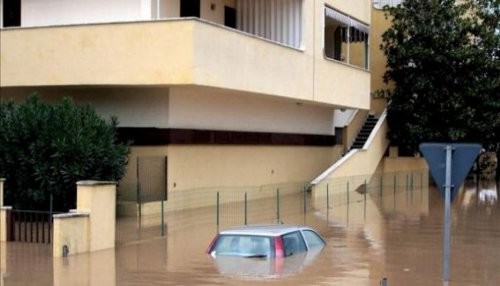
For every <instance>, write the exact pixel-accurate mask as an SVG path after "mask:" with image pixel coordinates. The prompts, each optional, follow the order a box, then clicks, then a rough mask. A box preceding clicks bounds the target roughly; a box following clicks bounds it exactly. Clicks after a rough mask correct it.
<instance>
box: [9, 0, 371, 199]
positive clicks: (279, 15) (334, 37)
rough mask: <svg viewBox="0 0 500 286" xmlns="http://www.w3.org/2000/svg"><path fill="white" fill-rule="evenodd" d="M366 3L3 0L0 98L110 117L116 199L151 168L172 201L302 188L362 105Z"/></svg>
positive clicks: (331, 158)
mask: <svg viewBox="0 0 500 286" xmlns="http://www.w3.org/2000/svg"><path fill="white" fill-rule="evenodd" d="M371 7H372V6H371V3H370V2H369V1H366V0H352V1H338V0H324V1H316V0H315V1H313V0H210V1H200V0H110V1H100V0H74V1H62V0H46V1H39V0H17V1H7V0H1V1H0V9H1V13H0V15H1V19H0V23H1V25H2V29H1V30H0V37H1V43H0V44H1V51H0V64H1V70H0V100H2V101H4V100H11V99H13V100H23V99H24V98H25V97H26V96H28V95H29V94H31V93H33V92H37V93H38V94H39V95H40V96H41V97H42V98H44V99H45V100H49V101H50V100H59V99H60V98H61V97H63V96H70V97H72V98H74V99H75V101H77V102H86V103H90V104H92V105H93V106H94V107H95V109H96V111H97V112H98V113H99V114H101V115H102V116H104V117H109V116H111V115H115V116H117V117H118V120H119V122H120V123H119V127H120V130H119V131H120V136H122V137H123V138H124V139H127V140H131V141H132V153H131V155H130V163H129V167H128V173H127V175H126V177H125V178H124V179H123V180H122V182H120V185H119V188H118V189H119V193H120V194H121V196H122V198H127V197H133V196H134V195H135V194H136V189H137V185H138V184H137V181H138V180H139V177H140V175H138V173H139V170H143V167H142V166H141V162H147V160H146V159H148V158H157V159H158V160H156V161H155V162H157V163H158V162H159V163H158V164H160V165H161V168H160V169H161V170H162V171H161V172H160V173H161V176H162V178H161V179H160V181H158V182H156V183H152V184H160V185H164V186H165V189H166V190H168V192H169V193H173V192H182V191H186V190H192V189H200V188H219V187H228V186H231V187H247V186H264V185H272V184H281V183H290V182H297V183H303V182H307V181H310V180H311V179H313V178H314V177H315V176H317V175H318V174H320V173H321V172H322V171H324V170H325V169H326V168H328V166H330V165H331V164H333V163H334V162H335V161H336V160H337V159H338V158H339V156H340V154H341V153H342V152H344V150H345V146H344V145H345V142H343V139H342V134H341V133H340V134H339V133H338V132H339V130H342V128H343V127H344V126H346V124H347V123H348V121H349V118H350V117H352V115H353V113H354V112H355V111H357V110H362V111H365V112H367V111H368V110H369V109H370V103H371V100H370V68H369V67H370V64H369V63H370V52H369V51H370V23H371V14H372V8H371ZM336 129H337V134H336V132H335V130H336ZM141 158H142V159H144V160H143V161H141ZM154 164H156V163H154ZM152 166H153V167H154V165H152ZM145 169H147V168H145ZM141 172H143V171H141ZM144 172H145V171H144ZM153 173H154V172H153Z"/></svg>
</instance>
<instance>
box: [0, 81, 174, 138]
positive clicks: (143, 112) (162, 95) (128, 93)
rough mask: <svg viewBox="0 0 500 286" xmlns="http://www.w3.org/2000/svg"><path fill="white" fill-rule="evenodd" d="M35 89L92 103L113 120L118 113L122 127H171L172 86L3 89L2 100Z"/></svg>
mask: <svg viewBox="0 0 500 286" xmlns="http://www.w3.org/2000/svg"><path fill="white" fill-rule="evenodd" d="M33 92H37V93H38V94H39V95H40V96H41V97H42V98H44V99H45V100H49V101H55V102H60V100H61V98H62V97H64V96H68V97H71V98H73V99H74V100H75V101H76V102H82V103H83V102H85V103H90V104H91V105H92V106H93V107H94V109H95V110H96V112H97V113H98V114H99V115H101V116H102V117H104V118H105V119H109V118H110V116H117V117H118V121H119V126H126V127H159V128H167V127H168V109H169V108H168V106H169V100H168V88H133V87H130V88H84V89H80V88H78V89H77V88H68V89H64V88H57V89H53V88H26V89H7V90H2V93H1V95H2V96H1V100H5V101H8V100H11V99H14V100H23V99H24V98H26V97H27V96H28V95H30V94H32V93H33Z"/></svg>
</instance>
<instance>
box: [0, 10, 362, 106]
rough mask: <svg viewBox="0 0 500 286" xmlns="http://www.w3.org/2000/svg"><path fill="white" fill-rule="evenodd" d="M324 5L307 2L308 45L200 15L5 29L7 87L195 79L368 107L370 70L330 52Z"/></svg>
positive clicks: (3, 81) (2, 81)
mask: <svg viewBox="0 0 500 286" xmlns="http://www.w3.org/2000/svg"><path fill="white" fill-rule="evenodd" d="M205 2H207V1H203V3H205ZM208 2H209V1H208ZM358 2H359V3H361V2H362V1H355V2H353V3H358ZM321 3H322V1H305V2H304V4H303V8H304V9H303V22H304V23H303V35H302V42H303V46H304V48H303V49H293V48H289V47H284V46H283V45H280V44H278V43H274V42H271V41H267V40H263V39H262V38H258V37H254V36H252V35H249V34H246V33H242V32H238V31H235V30H232V29H227V28H225V27H222V26H219V25H214V24H209V23H206V22H203V21H200V20H170V21H165V20H163V21H154V22H134V23H115V24H99V25H80V26H65V27H50V28H34V29H5V30H2V31H0V33H1V37H2V42H1V58H2V70H1V72H0V86H2V87H20V86H82V85H91V86H92V85H93V86H95V85H108V86H116V85H125V86H130V85H185V84H194V85H203V86H212V87H215V88H222V89H230V90H239V91H244V92H250V93H256V94H264V95H268V96H269V95H271V96H276V97H282V98H287V99H292V100H300V101H313V102H315V103H320V104H328V105H337V106H344V107H352V108H361V109H368V108H369V91H370V74H369V72H367V71H365V70H363V69H359V68H355V67H353V66H349V65H345V64H342V63H338V62H333V61H328V60H326V59H325V58H324V56H323V46H324V40H323V33H322V30H323V28H324V26H323V25H324V23H323V22H324V5H321ZM204 5H205V4H204ZM353 5H354V6H356V5H358V4H353ZM341 6H342V5H341ZM216 7H218V5H216ZM354 14H355V15H357V16H358V17H360V18H362V20H363V21H369V20H370V15H369V14H367V15H365V14H364V13H361V12H360V11H358V10H356V12H355V13H354ZM214 39H217V40H216V41H215V40H214ZM146 43H147V46H145V44H146ZM146 50H147V52H145V51H146ZM270 59H272V60H270ZM23 62H24V63H26V64H19V63H23Z"/></svg>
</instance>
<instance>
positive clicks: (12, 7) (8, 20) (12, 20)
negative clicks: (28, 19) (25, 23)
mask: <svg viewBox="0 0 500 286" xmlns="http://www.w3.org/2000/svg"><path fill="white" fill-rule="evenodd" d="M0 24H3V27H19V26H21V0H9V1H3V23H0ZM0 26H1V25H0Z"/></svg>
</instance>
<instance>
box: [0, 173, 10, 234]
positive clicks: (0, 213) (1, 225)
mask: <svg viewBox="0 0 500 286" xmlns="http://www.w3.org/2000/svg"><path fill="white" fill-rule="evenodd" d="M4 182H5V179H2V178H0V242H5V241H7V211H9V210H11V209H12V208H11V207H4V205H3V183H4Z"/></svg>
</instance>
